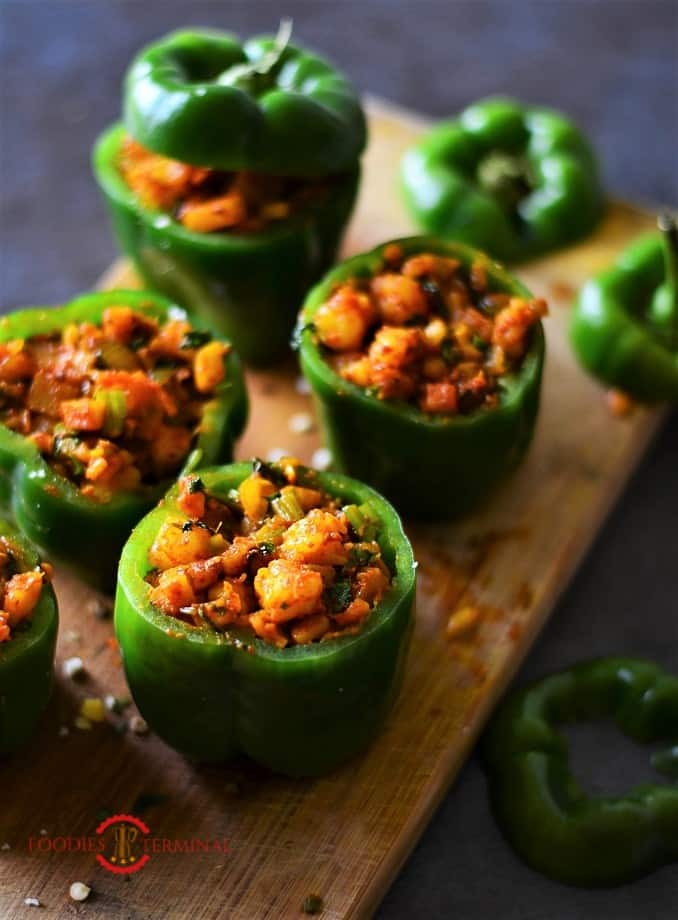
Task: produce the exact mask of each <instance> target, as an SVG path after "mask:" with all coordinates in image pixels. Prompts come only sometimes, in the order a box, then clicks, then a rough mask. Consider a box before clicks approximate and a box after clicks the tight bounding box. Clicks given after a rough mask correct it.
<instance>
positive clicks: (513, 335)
mask: <svg viewBox="0 0 678 920" xmlns="http://www.w3.org/2000/svg"><path fill="white" fill-rule="evenodd" d="M546 312H547V307H546V302H545V301H544V300H542V299H540V298H534V299H531V300H528V299H526V298H522V297H516V296H515V295H513V294H507V293H504V292H503V291H497V290H493V289H492V283H491V279H490V277H489V275H488V272H487V270H486V266H485V264H484V262H482V261H476V262H475V263H474V264H473V265H472V266H471V269H470V271H466V270H465V269H464V267H463V266H462V265H461V263H460V262H459V261H458V260H456V259H453V258H447V257H445V256H440V255H434V254H433V253H430V252H422V253H419V254H418V255H414V256H409V257H407V258H405V256H404V254H403V252H402V250H401V248H400V247H399V246H398V245H396V244H393V245H391V246H388V247H387V248H386V250H385V252H384V263H383V266H382V268H381V270H380V271H379V272H377V273H376V274H375V275H374V276H373V277H371V278H353V279H351V280H349V281H346V282H344V283H342V284H339V285H338V286H337V287H336V288H335V289H334V291H333V292H332V294H331V296H330V297H329V299H328V300H327V301H326V302H325V303H323V304H322V305H321V306H320V307H319V309H318V311H317V312H316V314H315V316H314V318H313V326H314V329H315V334H316V335H317V337H318V340H319V342H320V343H321V344H322V345H323V346H324V347H325V349H326V354H327V359H328V361H330V362H331V364H332V366H333V367H334V368H335V370H336V371H337V372H338V373H339V374H340V375H341V376H342V377H343V378H344V379H345V380H349V381H351V382H352V383H355V384H357V385H358V386H360V387H363V388H365V389H366V390H368V391H369V392H370V393H372V394H373V395H374V396H376V397H377V398H378V399H383V400H393V401H401V402H407V403H410V404H413V405H415V406H417V407H418V408H419V409H420V410H421V411H422V412H423V413H426V414H427V415H448V416H450V415H458V414H462V415H466V414H469V413H471V412H474V411H476V410H478V409H481V408H488V409H490V408H493V407H495V406H497V405H498V404H499V402H500V396H501V378H502V377H504V376H505V375H507V374H511V373H513V372H515V371H516V370H517V369H518V368H519V367H520V364H521V362H522V361H523V359H524V357H525V355H526V353H527V351H528V349H529V347H530V341H531V330H532V328H533V327H534V325H535V324H536V323H537V322H538V321H539V319H540V318H541V317H542V316H544V315H545V314H546Z"/></svg>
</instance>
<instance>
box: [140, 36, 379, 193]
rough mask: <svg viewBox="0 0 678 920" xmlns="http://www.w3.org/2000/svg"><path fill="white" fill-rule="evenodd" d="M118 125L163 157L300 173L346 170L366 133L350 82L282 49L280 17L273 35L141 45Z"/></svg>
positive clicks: (300, 52) (285, 43)
mask: <svg viewBox="0 0 678 920" xmlns="http://www.w3.org/2000/svg"><path fill="white" fill-rule="evenodd" d="M283 33H284V34H283ZM124 121H125V125H126V127H127V130H128V132H129V133H130V134H131V135H132V137H134V138H135V139H136V140H137V141H139V143H140V144H143V146H144V147H148V148H149V149H150V150H153V151H155V152H156V153H161V154H163V155H164V156H167V157H170V158H171V159H175V160H181V161H182V162H184V163H191V164H193V165H194V166H208V167H210V168H212V169H222V170H227V171H235V170H240V169H247V170H250V171H252V172H262V173H272V174H275V175H279V176H302V177H304V178H309V177H311V176H326V175H329V174H331V173H339V172H343V171H344V170H352V169H353V167H354V166H355V163H356V161H357V160H358V158H359V156H360V154H361V153H362V151H363V148H364V147H365V141H366V134H367V132H366V126H365V116H364V114H363V110H362V107H361V105H360V100H359V98H358V96H357V95H356V92H355V90H354V88H353V87H352V85H351V84H350V83H349V81H348V80H347V79H346V77H344V75H343V74H341V73H339V72H338V71H337V70H335V68H334V67H333V66H332V65H331V64H329V63H328V62H327V61H325V60H324V59H323V58H321V57H318V56H317V55H315V54H311V53H309V52H308V51H306V50H304V49H302V48H297V47H294V46H292V45H290V44H289V29H288V23H284V22H283V24H281V31H280V32H279V34H278V37H277V38H275V39H273V38H271V37H259V38H252V39H250V40H249V41H247V42H245V43H244V44H243V43H241V42H240V41H239V40H238V39H237V38H236V37H235V36H234V35H232V34H230V33H228V32H219V31H216V30H192V31H179V32H172V33H171V34H170V35H167V36H165V37H164V38H161V39H160V40H159V41H156V42H154V43H153V44H151V45H148V46H147V47H146V48H144V49H142V50H141V51H140V52H139V54H138V55H137V56H136V57H135V58H134V60H133V61H132V64H131V65H130V68H129V70H128V72H127V76H126V79H125V91H124Z"/></svg>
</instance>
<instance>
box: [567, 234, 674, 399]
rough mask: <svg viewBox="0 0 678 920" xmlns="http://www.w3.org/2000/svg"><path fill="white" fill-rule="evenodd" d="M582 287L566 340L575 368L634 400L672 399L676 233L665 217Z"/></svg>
mask: <svg viewBox="0 0 678 920" xmlns="http://www.w3.org/2000/svg"><path fill="white" fill-rule="evenodd" d="M660 225H661V227H662V229H663V233H662V236H661V238H660V236H659V235H657V234H652V235H648V236H644V237H642V238H640V239H639V240H636V242H634V243H632V245H631V246H630V247H629V248H628V249H627V250H626V251H625V252H624V253H622V255H621V256H620V257H619V259H618V260H617V261H616V262H615V263H614V264H613V265H612V266H611V267H610V268H607V269H606V270H605V271H603V272H601V273H600V274H599V275H596V276H595V277H594V278H592V279H591V280H590V281H589V282H587V284H585V285H584V287H583V288H582V290H581V293H580V294H579V297H578V299H577V302H576V304H575V307H574V310H573V312H572V318H571V321H570V341H571V343H572V347H573V349H574V351H575V354H576V355H577V358H578V359H579V362H580V363H581V365H582V366H583V367H584V368H585V369H586V370H587V371H589V373H591V374H593V375H594V376H595V377H597V378H598V379H599V380H600V381H602V382H603V383H605V384H607V385H608V386H611V387H615V388H616V389H619V390H623V391H624V392H625V393H627V394H628V395H629V396H631V397H633V398H634V399H636V400H638V401H639V402H646V403H657V402H671V403H678V231H677V230H676V225H675V222H674V221H672V220H670V219H669V218H668V217H665V218H663V220H662V222H661V224H660Z"/></svg>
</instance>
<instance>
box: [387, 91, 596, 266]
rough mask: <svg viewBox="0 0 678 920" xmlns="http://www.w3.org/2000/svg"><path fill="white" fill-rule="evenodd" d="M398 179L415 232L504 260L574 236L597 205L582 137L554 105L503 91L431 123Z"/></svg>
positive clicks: (590, 222) (592, 219)
mask: <svg viewBox="0 0 678 920" xmlns="http://www.w3.org/2000/svg"><path fill="white" fill-rule="evenodd" d="M401 180H402V191H403V195H404V199H405V203H406V205H407V207H408V209H409V210H410V212H411V214H412V216H413V217H414V219H415V220H416V221H417V222H418V223H419V224H420V226H421V227H422V228H423V229H424V230H426V231H427V232H429V233H435V234H438V235H439V236H442V237H444V238H449V239H457V240H460V241H462V242H465V243H468V244H470V245H472V246H477V247H478V248H480V249H484V250H486V251H487V252H489V253H491V254H492V255H493V256H494V257H495V258H497V259H501V260H503V261H506V262H518V261H521V260H525V259H530V258H534V257H535V256H538V255H541V254H542V253H545V252H547V251H549V250H552V249H557V248H559V247H562V246H566V245H568V244H569V243H572V242H575V241H576V240H578V239H580V238H582V237H584V236H586V235H587V234H588V233H590V232H591V230H592V229H593V228H594V226H595V225H596V223H597V222H598V220H599V219H600V217H601V215H602V213H603V209H604V198H603V193H602V189H601V186H600V182H599V179H598V169H597V164H596V160H595V155H594V153H593V150H592V148H591V147H590V145H589V143H588V141H587V140H586V138H585V137H584V136H583V135H582V134H581V133H580V132H579V130H578V129H577V128H576V127H575V125H574V124H573V123H572V122H571V121H569V119H567V118H565V117H564V116H563V115H561V114H560V113H559V112H556V111H552V110H550V109H545V108H536V107H530V106H525V105H523V104H521V103H519V102H517V101H515V100H512V99H503V98H489V99H484V100H481V101H480V102H476V103H474V104H473V105H471V106H469V107H468V108H467V109H465V110H464V111H463V112H462V113H461V114H460V115H459V116H458V117H457V118H455V119H452V120H450V121H443V122H441V123H440V124H438V125H436V126H435V127H434V128H433V129H432V130H431V131H430V132H428V133H427V134H425V135H424V137H423V138H422V139H421V140H420V141H419V142H418V143H417V144H415V145H414V146H413V147H412V148H410V150H408V151H407V152H406V153H405V156H404V157H403V161H402V167H401Z"/></svg>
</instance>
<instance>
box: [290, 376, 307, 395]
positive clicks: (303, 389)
mask: <svg viewBox="0 0 678 920" xmlns="http://www.w3.org/2000/svg"><path fill="white" fill-rule="evenodd" d="M294 389H295V390H296V391H297V393H299V394H300V395H301V396H308V395H309V394H310V392H311V384H310V383H309V382H308V380H307V379H306V378H305V377H297V379H296V380H295V381H294Z"/></svg>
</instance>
